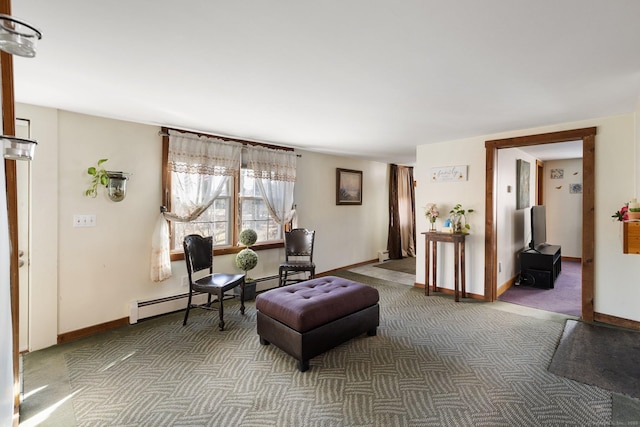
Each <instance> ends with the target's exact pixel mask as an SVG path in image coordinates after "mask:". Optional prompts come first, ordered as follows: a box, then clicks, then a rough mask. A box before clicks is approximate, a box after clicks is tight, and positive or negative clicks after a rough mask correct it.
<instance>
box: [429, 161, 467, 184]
mask: <svg viewBox="0 0 640 427" xmlns="http://www.w3.org/2000/svg"><path fill="white" fill-rule="evenodd" d="M467 179H468V177H467V166H466V165H462V166H443V167H438V168H431V181H433V182H451V181H466V180H467Z"/></svg>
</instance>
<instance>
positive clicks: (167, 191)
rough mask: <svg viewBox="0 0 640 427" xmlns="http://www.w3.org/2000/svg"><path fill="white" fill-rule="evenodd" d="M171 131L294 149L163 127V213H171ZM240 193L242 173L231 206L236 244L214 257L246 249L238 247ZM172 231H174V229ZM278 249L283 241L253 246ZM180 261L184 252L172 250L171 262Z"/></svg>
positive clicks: (256, 249)
mask: <svg viewBox="0 0 640 427" xmlns="http://www.w3.org/2000/svg"><path fill="white" fill-rule="evenodd" d="M169 130H173V131H176V132H185V133H187V132H188V133H192V134H194V135H198V136H205V137H208V138H218V139H221V140H223V141H233V142H239V143H241V144H244V145H254V146H261V147H267V148H273V149H277V150H285V151H293V148H289V147H280V146H277V145H270V144H263V143H260V142H255V141H245V140H242V139H236V138H228V137H223V136H219V135H212V134H207V133H199V132H190V131H184V130H180V129H174V128H168V127H162V130H161V132H160V134H161V135H162V206H161V207H160V210H161V211H162V210H163V209H165V210H167V211H171V172H170V171H169V168H168V167H167V166H168V163H169ZM239 193H240V173H238V174H237V176H234V192H233V197H232V198H231V205H232V208H233V213H232V215H233V216H234V224H233V237H232V241H233V242H234V244H232V245H230V246H221V247H217V248H214V250H213V255H214V256H218V255H228V254H237V253H238V252H240V251H241V250H242V249H243V248H244V247H243V246H239V245H237V242H238V235H239V231H238V223H239V213H240V212H239V208H240V204H239V203H240V200H239V199H240V196H239ZM284 229H285V230H286V229H287V227H286V226H285V227H284ZM170 230H171V231H172V229H170ZM278 248H284V240H283V239H281V240H274V241H269V242H266V243H256V244H255V245H253V246H251V249H253V250H254V251H261V250H267V249H278ZM179 260H184V252H182V251H179V250H172V251H171V261H179Z"/></svg>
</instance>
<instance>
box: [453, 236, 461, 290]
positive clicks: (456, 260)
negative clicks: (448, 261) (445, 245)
mask: <svg viewBox="0 0 640 427" xmlns="http://www.w3.org/2000/svg"><path fill="white" fill-rule="evenodd" d="M453 258H454V261H453V263H454V268H455V270H454V273H453V283H454V291H453V292H454V299H455V302H458V301H460V296H459V295H458V275H459V273H458V271H459V269H460V244H459V243H458V242H453Z"/></svg>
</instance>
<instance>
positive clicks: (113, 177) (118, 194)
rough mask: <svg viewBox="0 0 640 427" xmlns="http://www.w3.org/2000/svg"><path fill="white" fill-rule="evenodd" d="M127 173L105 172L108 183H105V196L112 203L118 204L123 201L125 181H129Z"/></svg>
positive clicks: (125, 187) (125, 192) (125, 190)
mask: <svg viewBox="0 0 640 427" xmlns="http://www.w3.org/2000/svg"><path fill="white" fill-rule="evenodd" d="M129 175H130V174H128V173H124V172H115V171H107V176H108V177H109V182H108V183H107V195H108V196H109V199H111V200H112V201H114V202H120V201H122V200H124V197H125V196H126V194H127V180H128V179H129Z"/></svg>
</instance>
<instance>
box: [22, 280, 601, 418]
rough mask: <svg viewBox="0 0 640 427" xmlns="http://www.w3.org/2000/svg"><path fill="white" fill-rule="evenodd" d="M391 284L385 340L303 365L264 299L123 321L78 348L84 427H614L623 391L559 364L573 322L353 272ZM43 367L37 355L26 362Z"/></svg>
mask: <svg viewBox="0 0 640 427" xmlns="http://www.w3.org/2000/svg"><path fill="white" fill-rule="evenodd" d="M339 275H340V276H343V277H346V278H350V279H352V280H358V281H361V282H364V283H367V284H370V285H372V286H375V287H376V288H377V289H378V290H379V291H380V296H381V302H380V306H381V324H380V327H379V329H378V335H377V336H375V337H367V336H366V335H363V336H361V337H358V338H356V339H353V340H351V341H349V342H347V343H345V344H342V345H340V346H339V347H337V348H335V349H333V350H331V351H329V352H327V353H325V354H323V355H321V356H318V357H316V358H314V359H312V360H311V368H310V370H309V371H307V372H304V373H301V372H299V371H298V370H297V369H296V363H295V361H294V360H293V358H291V357H290V356H288V355H287V354H285V353H284V352H282V351H281V350H279V349H278V348H276V347H275V346H261V345H260V344H259V341H258V336H257V335H256V326H255V325H256V324H255V306H254V302H253V301H252V302H249V303H248V307H247V314H246V315H245V316H242V315H240V313H239V311H238V305H239V304H238V303H237V302H234V301H229V303H228V309H226V310H225V320H226V321H227V329H226V330H225V331H224V332H219V331H218V328H217V326H216V325H217V320H216V313H210V312H202V311H196V312H194V315H193V317H190V319H189V324H188V325H187V326H186V327H183V326H182V322H181V320H182V313H175V314H172V315H167V316H163V317H161V318H158V319H153V320H149V321H145V322H142V323H140V324H138V325H133V326H129V327H123V328H119V329H117V330H113V331H110V332H107V333H104V334H102V335H101V337H100V338H99V339H96V338H92V339H87V340H86V341H84V342H82V341H81V342H76V343H74V344H73V347H72V348H73V350H71V351H68V352H66V353H65V361H66V367H67V369H68V373H69V382H70V386H71V390H72V393H73V397H72V401H73V409H74V412H75V417H76V420H77V425H80V426H442V425H451V426H482V425H484V426H514V425H518V426H529V425H531V426H535V425H548V426H559V425H581V426H585V425H609V424H610V423H611V406H612V403H611V401H612V400H611V393H610V392H608V391H605V390H602V389H600V388H597V387H593V386H588V385H584V384H580V383H577V382H575V381H572V380H569V379H566V378H563V377H560V376H557V375H554V374H552V373H550V372H548V370H547V366H548V365H549V362H550V361H551V358H552V356H553V353H554V350H555V348H556V345H557V343H558V340H559V338H560V336H561V334H562V331H563V326H564V324H563V322H556V321H549V320H541V319H538V318H533V317H526V316H520V315H516V314H512V313H508V312H506V311H500V310H495V309H493V308H491V306H490V305H489V304H486V303H482V302H473V301H469V302H467V301H465V302H463V303H454V302H453V299H452V298H450V297H448V296H445V295H436V296H431V297H425V296H424V294H423V293H422V291H421V290H419V289H415V288H412V287H408V286H403V285H396V284H394V283H392V282H387V281H384V280H380V279H374V278H371V277H367V276H361V275H358V274H355V273H350V272H340V273H339ZM26 364H27V369H29V367H28V364H29V360H28V358H27V360H26Z"/></svg>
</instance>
